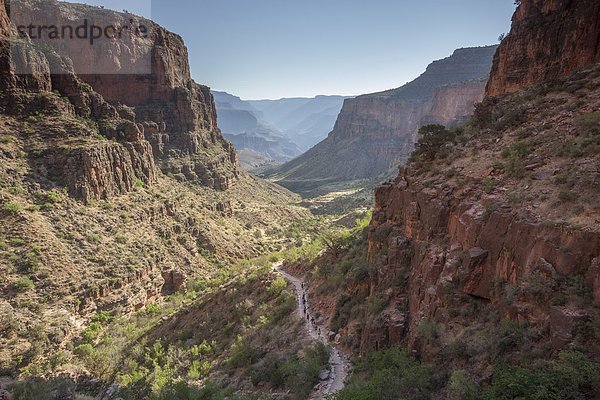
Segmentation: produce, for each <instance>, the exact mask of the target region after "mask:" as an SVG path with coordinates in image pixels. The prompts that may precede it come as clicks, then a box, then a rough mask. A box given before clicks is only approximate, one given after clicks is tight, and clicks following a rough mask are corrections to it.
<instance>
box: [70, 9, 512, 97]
mask: <svg viewBox="0 0 600 400" xmlns="http://www.w3.org/2000/svg"><path fill="white" fill-rule="evenodd" d="M80 2H81V1H80ZM83 2H85V3H88V4H97V5H104V6H106V7H107V8H112V9H117V10H122V9H127V10H129V11H132V12H135V13H137V14H141V15H144V16H146V17H151V18H152V19H153V20H155V21H156V22H158V23H159V24H160V25H162V26H165V27H166V28H168V29H169V30H172V31H174V32H176V33H178V34H180V35H181V36H182V37H183V38H184V40H185V42H186V45H187V46H188V50H189V53H190V63H191V68H192V75H193V77H194V79H195V80H196V81H197V82H199V83H203V84H206V85H209V86H210V87H211V88H213V89H217V90H224V91H227V92H229V93H232V94H236V95H238V96H240V97H242V98H244V99H262V98H280V97H294V96H314V95H317V94H343V95H355V94H363V93H370V92H375V91H379V90H384V89H390V88H394V87H398V86H401V85H403V84H404V83H406V82H408V81H410V80H412V79H414V78H415V77H417V76H418V75H419V74H421V73H422V72H423V71H424V70H425V67H426V66H427V65H428V64H429V63H430V62H431V61H433V60H436V59H440V58H444V57H447V56H449V55H450V54H451V53H452V51H453V50H454V49H456V48H459V47H467V46H482V45H488V44H495V43H497V42H498V36H499V35H500V34H501V33H503V32H508V31H509V29H510V18H511V16H512V13H513V12H514V9H515V6H514V4H513V3H514V1H513V0H416V1H415V0H412V1H409V0H151V1H150V0H84V1H83Z"/></svg>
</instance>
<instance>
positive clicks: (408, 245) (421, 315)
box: [360, 172, 600, 351]
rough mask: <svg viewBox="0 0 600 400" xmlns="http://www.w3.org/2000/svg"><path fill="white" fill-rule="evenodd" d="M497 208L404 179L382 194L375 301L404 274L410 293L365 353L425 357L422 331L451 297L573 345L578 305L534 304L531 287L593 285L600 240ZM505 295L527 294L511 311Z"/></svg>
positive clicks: (370, 337) (364, 344)
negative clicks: (399, 347)
mask: <svg viewBox="0 0 600 400" xmlns="http://www.w3.org/2000/svg"><path fill="white" fill-rule="evenodd" d="M495 201H497V199H496V198H495V196H493V195H492V196H486V197H484V198H483V199H480V200H478V201H477V200H475V199H472V198H469V197H467V198H465V192H462V191H456V192H454V193H453V192H452V191H451V190H445V189H443V188H439V189H429V190H428V189H425V188H424V187H423V186H422V185H421V184H419V182H418V181H417V180H415V178H414V177H413V176H411V175H410V173H407V172H403V173H402V174H401V175H400V176H399V177H398V178H397V179H396V180H395V181H394V182H393V183H389V184H386V185H384V186H381V187H379V188H378V189H377V190H376V204H375V211H374V217H373V221H372V223H371V233H370V235H369V258H370V261H371V262H373V263H374V264H375V265H377V271H378V278H377V280H376V281H375V282H373V286H372V287H371V292H372V293H381V292H385V290H388V289H389V283H390V282H395V281H398V279H399V277H401V276H403V274H407V275H406V278H405V279H406V282H407V283H406V287H407V290H406V291H405V292H401V293H399V294H398V295H397V296H395V297H394V298H393V300H392V303H393V304H391V306H390V307H389V309H390V310H394V312H389V313H386V319H387V322H386V323H385V324H384V325H378V324H377V323H376V322H375V321H370V323H369V324H367V328H366V330H365V331H364V334H363V336H362V337H361V343H360V348H361V351H366V350H367V349H370V348H374V347H375V344H376V343H379V345H393V344H400V343H402V342H406V343H408V346H409V348H410V349H415V350H419V351H420V350H422V348H421V347H422V346H423V345H424V343H423V342H422V341H421V342H420V341H419V334H418V326H419V324H421V323H422V321H429V320H435V319H436V316H439V314H440V313H441V312H442V310H444V309H447V308H449V307H453V306H454V305H455V304H459V303H460V301H458V299H457V298H455V299H452V298H451V297H450V298H448V297H447V296H446V295H445V293H448V292H449V291H450V292H452V291H456V292H458V293H462V294H467V295H469V296H472V297H473V298H475V299H480V301H482V302H484V303H490V304H494V306H495V307H497V308H499V309H500V310H501V311H500V312H501V313H502V315H504V316H506V317H509V318H512V319H514V320H516V321H520V322H526V323H529V324H531V325H532V326H536V325H539V324H542V323H548V324H550V325H551V326H552V329H551V332H550V335H551V337H550V339H551V341H552V343H553V344H554V345H555V346H556V348H557V349H561V348H562V346H564V345H566V344H568V343H570V342H571V341H572V340H573V339H574V338H575V335H576V332H577V331H576V328H577V326H580V325H578V324H581V323H584V322H585V320H586V318H590V314H589V313H588V312H587V311H586V310H585V309H582V308H579V307H577V306H575V307H574V306H573V305H554V306H553V305H551V304H547V303H539V302H538V301H536V300H534V299H532V297H533V296H535V294H534V292H533V290H539V289H533V288H532V285H533V283H532V282H545V284H547V285H549V287H548V289H549V288H550V287H552V286H551V285H555V284H556V283H554V282H556V281H557V280H559V279H562V280H567V279H571V278H573V277H577V276H583V277H585V280H588V281H589V282H593V281H594V279H597V273H598V272H597V271H595V269H594V268H591V266H593V265H595V264H597V263H598V261H599V260H600V258H599V255H600V235H598V233H596V232H591V231H585V230H578V229H573V228H567V227H555V226H549V225H543V224H541V223H540V222H539V220H536V218H534V217H533V216H531V215H528V214H527V213H526V212H515V211H514V210H511V209H510V207H498V208H495V207H494V208H487V210H488V211H486V205H488V206H489V205H490V204H493V203H494V202H495ZM489 210H493V211H489ZM407 268H408V270H407ZM407 271H408V272H407ZM550 282H553V283H550ZM538 284H539V283H538ZM502 285H511V287H514V288H519V290H522V292H521V294H520V295H517V294H515V297H516V299H515V301H514V302H513V303H512V304H510V305H506V304H504V303H503V302H504V301H505V300H504V299H505V296H506V293H505V291H504V289H503V288H501V286H502ZM555 289H556V288H555ZM515 293H518V292H517V291H516V292H515ZM597 299H598V300H600V297H598V298H597ZM397 310H404V312H401V313H398V312H397ZM563 324H564V325H563Z"/></svg>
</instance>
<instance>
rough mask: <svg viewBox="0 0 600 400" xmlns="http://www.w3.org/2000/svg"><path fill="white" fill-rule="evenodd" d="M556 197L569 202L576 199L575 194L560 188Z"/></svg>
mask: <svg viewBox="0 0 600 400" xmlns="http://www.w3.org/2000/svg"><path fill="white" fill-rule="evenodd" d="M558 198H559V200H560V201H564V202H569V201H574V200H576V199H577V196H576V195H575V194H574V193H573V192H571V191H569V190H561V191H560V192H559V193H558Z"/></svg>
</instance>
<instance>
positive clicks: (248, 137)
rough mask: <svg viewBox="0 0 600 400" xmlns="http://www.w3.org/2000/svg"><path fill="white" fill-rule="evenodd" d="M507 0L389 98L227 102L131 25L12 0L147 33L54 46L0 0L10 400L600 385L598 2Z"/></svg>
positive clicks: (21, 6)
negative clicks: (489, 29) (481, 38)
mask: <svg viewBox="0 0 600 400" xmlns="http://www.w3.org/2000/svg"><path fill="white" fill-rule="evenodd" d="M517 3H518V7H517V9H516V12H515V15H514V17H513V24H512V28H511V32H510V33H509V34H508V35H507V36H506V37H505V38H504V39H503V40H502V42H501V44H500V45H499V46H487V47H476V48H461V49H458V50H456V51H455V52H454V53H453V54H452V55H451V56H450V57H448V58H445V59H442V60H438V61H435V62H433V63H432V64H430V65H429V67H428V68H427V70H426V71H425V72H424V73H423V74H422V75H421V76H420V77H418V78H417V79H415V80H414V81H412V82H410V83H407V84H406V85H404V86H402V87H400V88H397V89H392V90H388V91H385V92H380V93H373V94H367V95H363V96H358V97H356V98H341V97H339V96H332V97H330V98H329V97H324V96H318V97H316V98H314V99H299V98H296V99H281V100H267V101H243V100H241V99H240V98H238V97H235V96H232V95H229V94H227V93H223V92H212V91H211V90H210V89H209V88H208V87H207V86H204V85H201V84H199V83H196V82H195V81H194V80H193V79H192V78H191V73H190V65H189V60H188V50H187V48H186V46H185V44H184V42H183V39H182V38H181V37H180V36H178V35H177V34H175V33H172V32H169V31H168V30H166V29H165V28H162V27H160V26H159V25H157V24H155V23H154V22H152V21H149V20H147V19H145V18H142V17H139V16H135V15H133V14H131V13H128V12H126V11H124V12H114V11H110V10H105V9H102V8H99V7H91V6H85V5H81V4H70V3H61V2H57V1H53V0H52V1H51V0H43V1H42V0H22V1H16V0H13V1H11V2H10V14H11V16H13V17H14V18H18V19H23V18H31V19H32V20H33V21H34V22H36V23H43V22H44V20H45V16H47V15H52V16H53V17H54V18H56V19H57V21H59V22H60V23H62V24H73V23H77V21H79V20H81V18H82V17H83V16H92V17H93V19H94V20H95V21H98V22H99V23H102V24H109V25H110V24H116V25H119V24H123V23H124V22H125V21H133V22H135V23H136V24H143V25H146V26H148V27H150V28H151V29H150V30H149V35H148V36H147V37H132V38H131V39H130V40H129V39H128V40H125V41H124V42H123V43H118V44H117V43H106V46H109V47H108V48H103V47H93V46H92V47H90V46H83V47H78V46H79V45H77V43H76V42H73V43H71V44H68V46H72V47H68V48H63V49H62V51H60V49H52V48H46V47H45V46H36V44H35V43H34V42H31V41H28V40H25V39H24V38H17V37H16V35H17V32H16V30H15V27H14V26H13V23H12V22H11V18H9V13H8V12H7V11H8V5H9V4H8V2H7V0H0V165H1V168H0V399H6V398H8V399H11V398H12V399H15V400H21V399H30V398H32V399H35V400H40V399H43V400H46V399H49V400H63V399H64V400H72V399H81V400H87V399H90V398H96V399H102V400H104V399H113V400H117V399H145V398H149V399H157V400H159V399H174V398H182V399H198V398H215V399H224V398H272V399H305V398H322V397H323V396H324V395H323V393H327V394H332V395H333V396H334V398H335V399H338V400H346V399H356V398H365V399H379V398H421V399H427V398H436V399H438V398H439V399H442V398H444V399H449V400H457V399H483V398H486V399H488V398H494V399H496V398H499V399H505V398H506V399H509V398H523V399H527V398H561V399H562V398H572V399H583V398H598V396H600V386H598V382H600V380H599V379H598V378H599V377H600V364H599V363H598V360H599V357H600V327H599V325H598V321H600V217H599V216H600V206H599V205H600V169H599V166H600V139H599V138H600V113H599V112H598V110H600V64H599V63H598V62H597V61H598V59H597V54H598V38H599V37H600V23H599V21H600V8H599V7H598V5H597V4H596V2H593V1H590V0H581V1H570V0H550V1H545V2H544V1H541V0H522V1H520V2H517ZM13 13H14V14H13ZM111 46H114V47H111ZM73 54H75V56H74V55H73ZM77 54H80V55H81V57H80V58H78V57H77V56H76V55H77ZM106 54H110V55H111V57H105V56H106ZM90 60H91V61H92V63H91V64H90V62H89V61H90ZM146 63H147V64H146ZM144 67H148V68H150V69H149V71H151V73H150V74H146V73H140V70H139V69H138V68H144ZM95 68H98V69H96V70H94V69H95ZM99 71H100V72H103V73H99ZM490 71H491V72H490ZM342 101H343V106H342ZM336 110H337V111H339V115H337V114H338V112H337V111H336ZM335 118H337V120H335ZM334 120H335V125H334V126H333V123H334ZM328 125H331V126H333V129H332V130H331V131H330V132H329V135H328V136H327V137H326V138H324V140H323V141H321V142H319V143H317V141H318V140H320V139H323V137H322V136H321V135H325V134H327V132H325V131H323V127H324V126H328ZM286 130H289V131H290V132H292V131H293V132H296V133H297V138H300V139H299V140H300V141H299V142H297V143H295V142H294V141H295V140H296V139H295V138H294V137H291V136H290V135H287V136H286V135H285V134H282V132H285V131H286ZM288 136H289V137H288ZM228 139H231V140H232V141H237V142H236V143H237V146H234V145H233V144H231V143H230V142H229V141H228ZM315 143H316V145H315V146H314V147H312V148H310V149H309V150H308V151H307V152H306V153H304V154H302V155H301V156H300V157H298V158H296V159H295V160H292V161H288V162H287V163H285V164H283V165H281V166H278V167H275V169H272V170H270V171H268V172H266V173H265V174H266V176H268V177H269V179H270V180H272V181H275V182H277V183H279V184H281V185H282V186H279V185H278V184H274V183H270V182H268V181H265V180H262V179H260V178H258V177H256V176H253V175H251V174H249V173H248V172H246V171H245V170H244V168H242V167H241V166H240V159H241V158H242V157H247V158H244V161H243V162H244V164H245V165H244V167H245V168H247V167H251V168H254V167H264V166H265V165H270V163H271V161H273V160H276V161H282V162H283V161H286V159H289V158H292V157H294V155H295V154H296V153H299V152H301V151H303V150H306V149H308V148H309V147H310V146H311V145H312V144H315ZM238 146H239V147H241V148H242V150H243V151H242V152H241V153H240V156H238V151H237V150H236V147H238ZM244 152H254V153H252V154H249V155H248V153H244ZM257 160H258V161H257ZM263 163H264V164H263ZM398 169H399V171H398ZM367 180H368V181H369V182H371V183H372V182H377V186H376V188H375V190H374V203H373V205H372V206H371V205H369V207H368V208H369V210H368V211H367V209H366V208H365V207H364V202H363V203H360V204H359V203H355V202H353V201H352V199H353V198H352V196H353V195H356V193H354V192H352V191H351V190H348V191H347V192H343V193H342V197H344V196H347V197H348V199H346V200H347V203H348V204H347V207H345V208H344V209H343V212H342V211H340V209H336V208H335V207H333V206H329V208H327V207H328V205H327V204H325V206H323V207H322V208H320V209H319V208H310V209H309V207H312V206H314V203H318V202H322V203H327V202H328V198H327V196H328V195H329V193H326V194H325V195H323V196H320V197H318V198H317V199H316V200H315V201H314V202H312V203H311V202H310V201H309V200H307V199H306V198H305V199H302V198H301V197H300V196H299V195H297V194H294V193H292V192H291V191H289V190H294V191H296V192H298V193H303V194H306V193H309V192H312V191H315V192H316V193H318V194H322V193H323V192H327V191H328V190H327V185H331V186H335V185H346V184H347V185H349V186H348V187H350V186H351V185H352V184H353V182H357V181H358V182H361V184H363V186H364V182H365V181H367ZM286 188H287V189H286ZM350 192H352V193H350ZM348 193H350V194H348ZM360 193H361V194H364V190H363V191H361V192H360ZM286 280H287V282H286ZM305 296H307V297H306V298H308V299H309V302H308V303H307V307H308V308H307V310H306V311H307V312H308V314H307V315H308V317H309V321H310V320H311V317H312V318H314V322H311V323H312V325H310V324H309V323H308V322H307V321H306V315H303V311H305V310H304V309H303V308H304V306H305V303H304V301H303V300H305V299H306V298H305ZM298 314H299V315H298ZM307 325H309V331H308V333H307V330H306V328H307ZM310 326H312V328H310ZM310 329H312V330H310ZM315 330H316V331H315ZM321 330H322V332H321ZM327 342H329V344H330V345H331V346H332V348H333V352H331V351H330V350H331V349H330V348H329V347H328V346H327V345H326V344H327ZM342 353H343V354H342ZM332 355H333V356H332ZM330 357H331V358H330ZM340 360H342V361H343V362H342V361H340ZM349 360H351V363H352V369H353V372H352V374H350V375H349V377H348V378H347V379H345V378H346V373H347V372H349V371H348V370H349V369H350V367H349V363H350V361H349ZM336 373H337V375H336ZM332 374H333V376H332ZM336 376H337V377H336ZM344 379H345V380H346V382H342V381H343V380H344ZM328 380H329V383H327V382H328ZM328 385H329V386H328ZM333 387H334V388H335V392H336V393H332V392H333V391H334V390H333V389H332V388H333ZM330 389H331V391H330ZM319 390H321V392H319ZM338 390H339V392H338ZM27 396H29V397H27Z"/></svg>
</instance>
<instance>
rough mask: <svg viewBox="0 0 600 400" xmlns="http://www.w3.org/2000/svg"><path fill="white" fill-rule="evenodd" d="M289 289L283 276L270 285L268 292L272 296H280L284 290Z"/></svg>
mask: <svg viewBox="0 0 600 400" xmlns="http://www.w3.org/2000/svg"><path fill="white" fill-rule="evenodd" d="M286 287H287V281H286V280H285V279H283V278H282V277H281V276H279V277H277V279H275V280H274V281H273V282H271V285H269V288H268V292H269V294H270V295H272V296H279V295H280V294H281V292H282V291H283V289H285V288H286Z"/></svg>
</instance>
